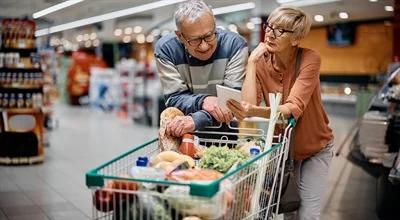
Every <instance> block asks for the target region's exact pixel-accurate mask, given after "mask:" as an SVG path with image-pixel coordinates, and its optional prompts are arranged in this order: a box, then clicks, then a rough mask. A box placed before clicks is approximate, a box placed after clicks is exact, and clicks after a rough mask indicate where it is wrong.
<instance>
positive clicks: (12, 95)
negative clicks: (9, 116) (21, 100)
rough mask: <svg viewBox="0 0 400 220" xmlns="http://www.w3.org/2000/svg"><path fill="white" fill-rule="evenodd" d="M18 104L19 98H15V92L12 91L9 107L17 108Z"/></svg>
mask: <svg viewBox="0 0 400 220" xmlns="http://www.w3.org/2000/svg"><path fill="white" fill-rule="evenodd" d="M16 105H17V100H16V99H15V94H14V93H11V94H10V100H9V101H8V107H9V108H15V106H16Z"/></svg>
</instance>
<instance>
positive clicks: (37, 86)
mask: <svg viewBox="0 0 400 220" xmlns="http://www.w3.org/2000/svg"><path fill="white" fill-rule="evenodd" d="M0 88H5V89H41V88H43V85H21V84H11V85H0Z"/></svg>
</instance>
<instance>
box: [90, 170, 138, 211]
mask: <svg viewBox="0 0 400 220" xmlns="http://www.w3.org/2000/svg"><path fill="white" fill-rule="evenodd" d="M120 177H123V178H130V176H129V175H127V174H122V175H120ZM138 188H139V187H138V184H137V183H136V182H133V181H127V180H110V181H108V183H107V184H106V187H105V188H103V189H100V190H96V192H95V193H94V198H93V203H94V206H95V207H96V209H97V210H99V211H102V212H109V211H112V210H114V202H113V201H114V200H115V201H123V202H125V201H130V200H132V199H133V196H134V195H133V194H128V193H123V192H120V191H116V190H124V191H136V190H138Z"/></svg>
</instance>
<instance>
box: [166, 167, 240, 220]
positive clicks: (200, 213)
mask: <svg viewBox="0 0 400 220" xmlns="http://www.w3.org/2000/svg"><path fill="white" fill-rule="evenodd" d="M207 172H208V171H207ZM193 181H195V180H193ZM197 182H198V183H201V182H202V181H197ZM221 185H223V186H224V187H225V188H226V189H228V188H233V186H232V183H231V182H230V181H228V180H225V181H223V182H221ZM163 194H164V195H165V196H166V198H167V199H168V202H169V204H170V205H171V206H172V207H173V208H175V209H176V210H177V211H178V212H179V213H181V214H182V215H183V216H188V215H193V216H197V217H199V218H201V219H220V218H222V217H223V216H224V215H225V214H226V213H227V210H228V209H229V207H230V206H231V205H232V202H233V195H232V191H231V190H221V191H219V192H218V193H217V194H215V195H214V196H213V197H211V198H208V197H201V196H191V195H190V193H189V188H187V187H180V186H170V187H168V188H167V189H166V190H165V191H164V193H163Z"/></svg>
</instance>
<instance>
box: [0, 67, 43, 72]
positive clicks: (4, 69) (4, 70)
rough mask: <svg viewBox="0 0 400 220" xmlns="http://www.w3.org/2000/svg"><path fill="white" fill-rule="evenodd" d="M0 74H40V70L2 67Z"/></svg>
mask: <svg viewBox="0 0 400 220" xmlns="http://www.w3.org/2000/svg"><path fill="white" fill-rule="evenodd" d="M0 72H13V73H19V72H23V73H26V72H42V69H40V68H7V67H2V68H0Z"/></svg>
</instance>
